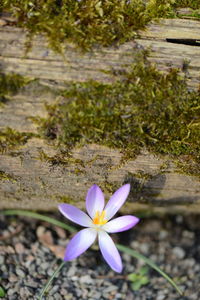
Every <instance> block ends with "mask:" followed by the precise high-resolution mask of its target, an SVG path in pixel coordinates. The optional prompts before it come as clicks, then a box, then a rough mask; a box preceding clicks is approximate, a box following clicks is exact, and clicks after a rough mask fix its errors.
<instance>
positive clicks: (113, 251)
mask: <svg viewBox="0 0 200 300" xmlns="http://www.w3.org/2000/svg"><path fill="white" fill-rule="evenodd" d="M98 236H99V248H100V250H101V253H102V255H103V257H104V259H105V261H106V262H107V263H108V264H109V266H110V267H111V268H112V269H113V270H114V271H115V272H118V273H121V271H122V260H121V256H120V254H119V252H118V250H117V248H116V246H115V244H114V242H113V240H112V239H111V237H110V236H109V235H108V234H107V232H105V231H99V233H98Z"/></svg>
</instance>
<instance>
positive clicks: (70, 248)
mask: <svg viewBox="0 0 200 300" xmlns="http://www.w3.org/2000/svg"><path fill="white" fill-rule="evenodd" d="M96 236H97V231H96V230H95V229H92V228H85V229H82V230H81V231H79V232H78V233H77V234H76V235H75V236H74V237H73V238H72V239H71V241H70V242H69V244H68V245H67V248H66V251H65V257H64V260H65V261H68V260H72V259H74V258H76V257H78V256H79V255H81V254H82V253H83V252H85V251H86V250H87V249H88V248H89V247H90V246H91V245H92V244H93V243H94V241H95V239H96Z"/></svg>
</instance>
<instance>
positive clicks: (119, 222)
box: [102, 216, 139, 233]
mask: <svg viewBox="0 0 200 300" xmlns="http://www.w3.org/2000/svg"><path fill="white" fill-rule="evenodd" d="M138 222H139V219H138V218H136V217H134V216H123V217H119V218H116V219H114V220H112V221H109V222H108V223H106V224H105V225H103V226H102V229H103V230H105V231H107V232H109V233H113V232H121V231H125V230H128V229H130V228H131V227H133V226H135V225H136V224H137V223H138Z"/></svg>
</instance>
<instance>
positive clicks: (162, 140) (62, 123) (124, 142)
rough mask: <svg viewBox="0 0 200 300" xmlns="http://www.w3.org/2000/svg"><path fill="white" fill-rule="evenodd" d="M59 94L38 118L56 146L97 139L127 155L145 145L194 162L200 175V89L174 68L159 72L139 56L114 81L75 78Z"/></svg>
mask: <svg viewBox="0 0 200 300" xmlns="http://www.w3.org/2000/svg"><path fill="white" fill-rule="evenodd" d="M113 76H114V75H113ZM115 76H116V73H115ZM62 96H63V98H62V101H60V102H59V103H56V104H55V105H51V106H50V105H48V106H47V111H48V118H46V119H41V118H38V119H37V122H38V124H39V129H40V132H41V133H42V134H43V136H44V137H45V138H47V139H49V140H51V141H52V142H53V143H55V144H56V145H57V146H59V147H63V145H64V146H65V147H66V148H67V149H68V150H70V149H72V148H73V147H75V146H83V145H84V144H88V143H97V144H100V145H106V146H109V147H111V148H117V149H119V150H120V151H121V152H122V153H123V157H124V159H125V160H127V159H130V158H134V157H135V156H136V155H137V154H138V153H139V152H140V150H141V149H142V148H144V147H145V148H146V149H148V150H149V151H150V152H153V153H156V154H159V155H170V156H171V157H173V158H174V159H177V160H178V161H179V163H180V162H182V163H184V164H185V163H186V164H187V165H188V166H189V165H190V162H191V161H193V162H194V163H195V165H196V169H195V172H193V173H195V175H198V176H200V171H199V167H197V166H199V163H200V118H199V116H200V91H189V90H188V88H187V85H186V82H185V79H184V78H183V77H181V76H180V75H179V72H178V70H175V69H172V70H171V71H170V72H168V73H167V74H163V73H161V72H159V71H158V70H157V69H156V68H155V67H154V66H153V65H151V64H150V63H149V62H148V61H147V60H146V58H145V55H141V56H139V57H138V61H137V62H135V63H133V64H132V66H131V67H130V68H129V70H123V71H120V72H119V74H118V77H117V80H116V81H115V83H113V84H112V85H111V84H103V83H99V82H95V81H89V82H86V83H73V84H69V85H68V87H67V89H66V90H65V91H63V92H62ZM193 165H194V164H193Z"/></svg>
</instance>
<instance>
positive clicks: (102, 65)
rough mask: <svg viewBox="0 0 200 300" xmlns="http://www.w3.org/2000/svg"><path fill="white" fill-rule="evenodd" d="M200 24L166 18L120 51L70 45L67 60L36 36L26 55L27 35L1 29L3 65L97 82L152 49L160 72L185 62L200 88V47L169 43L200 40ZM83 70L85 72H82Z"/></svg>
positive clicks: (50, 76)
mask: <svg viewBox="0 0 200 300" xmlns="http://www.w3.org/2000/svg"><path fill="white" fill-rule="evenodd" d="M199 32H200V23H199V22H198V21H194V20H184V19H166V20H165V19H163V20H161V21H160V22H159V23H154V24H151V25H150V26H149V27H148V29H147V30H146V31H143V32H141V33H140V38H138V39H136V41H134V42H129V43H125V44H124V45H121V46H120V47H118V48H105V49H100V50H99V51H98V50H95V51H93V52H92V53H87V54H81V53H80V52H78V51H76V50H75V48H74V47H73V46H72V45H68V49H67V50H66V52H65V61H63V57H62V56H60V55H58V54H55V53H54V52H53V51H52V50H50V49H49V48H48V45H47V42H46V40H45V38H44V37H41V36H40V37H36V38H35V39H34V42H33V47H32V50H31V51H30V52H29V53H28V55H27V56H26V57H25V56H24V43H25V41H26V33H25V32H24V31H23V30H22V29H20V28H15V27H9V26H5V27H0V66H1V68H3V70H4V71H5V72H14V71H15V72H18V73H20V74H22V75H26V76H27V75H28V76H31V77H37V78H42V79H47V80H48V79H50V80H57V81H69V80H75V81H85V80H88V79H96V80H101V81H109V80H112V77H111V76H109V75H108V74H105V72H102V70H104V71H106V70H110V68H116V69H118V68H120V67H121V66H122V65H127V64H130V62H131V60H132V59H133V53H134V52H135V51H136V50H135V49H137V48H138V46H141V47H144V48H145V49H146V48H149V49H151V51H150V56H149V59H150V60H151V61H152V62H155V63H156V64H157V66H158V68H159V69H161V70H166V67H167V68H170V67H177V68H180V69H182V66H183V62H185V61H187V62H188V63H189V66H188V69H187V77H188V78H189V80H188V84H189V86H191V87H192V88H198V85H199V72H200V50H199V49H200V48H199V47H195V46H187V45H180V44H173V43H168V42H166V38H190V39H199ZM80 70H81V72H80Z"/></svg>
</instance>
